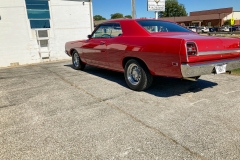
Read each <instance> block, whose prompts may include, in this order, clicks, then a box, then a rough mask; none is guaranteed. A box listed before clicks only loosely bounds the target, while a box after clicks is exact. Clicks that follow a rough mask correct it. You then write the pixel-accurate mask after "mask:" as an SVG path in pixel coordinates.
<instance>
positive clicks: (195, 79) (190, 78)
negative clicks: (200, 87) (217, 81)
mask: <svg viewBox="0 0 240 160" xmlns="http://www.w3.org/2000/svg"><path fill="white" fill-rule="evenodd" d="M183 79H184V80H188V81H197V80H198V77H184V78H183Z"/></svg>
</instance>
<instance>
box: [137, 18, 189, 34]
mask: <svg viewBox="0 0 240 160" xmlns="http://www.w3.org/2000/svg"><path fill="white" fill-rule="evenodd" d="M137 22H138V23H139V24H140V25H141V26H142V27H143V28H145V29H146V30H147V31H148V32H150V33H153V32H191V31H189V30H188V29H186V28H184V27H181V26H179V25H177V24H175V23H172V22H166V21H159V20H140V21H137Z"/></svg>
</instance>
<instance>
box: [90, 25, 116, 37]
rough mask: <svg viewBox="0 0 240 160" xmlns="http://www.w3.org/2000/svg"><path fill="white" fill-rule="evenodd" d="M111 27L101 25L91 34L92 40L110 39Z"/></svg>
mask: <svg viewBox="0 0 240 160" xmlns="http://www.w3.org/2000/svg"><path fill="white" fill-rule="evenodd" d="M112 28H113V26H112V25H101V26H100V27H99V28H98V29H97V30H96V31H95V32H94V34H93V36H92V38H110V37H111V33H112Z"/></svg>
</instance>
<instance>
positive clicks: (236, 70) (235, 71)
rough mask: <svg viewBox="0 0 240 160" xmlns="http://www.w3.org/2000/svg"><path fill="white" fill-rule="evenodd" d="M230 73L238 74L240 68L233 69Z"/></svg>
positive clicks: (239, 74)
mask: <svg viewBox="0 0 240 160" xmlns="http://www.w3.org/2000/svg"><path fill="white" fill-rule="evenodd" d="M232 74H233V75H238V76H240V68H238V69H235V70H233V71H232Z"/></svg>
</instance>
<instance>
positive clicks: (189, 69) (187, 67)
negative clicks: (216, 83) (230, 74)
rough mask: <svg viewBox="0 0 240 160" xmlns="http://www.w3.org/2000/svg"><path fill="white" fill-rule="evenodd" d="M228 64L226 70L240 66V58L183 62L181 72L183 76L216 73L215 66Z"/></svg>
mask: <svg viewBox="0 0 240 160" xmlns="http://www.w3.org/2000/svg"><path fill="white" fill-rule="evenodd" d="M222 64H227V68H226V71H231V70H234V69H237V68H240V58H237V59H233V60H221V61H214V62H205V63H194V64H187V63H186V64H182V65H181V72H182V76H183V77H196V76H201V75H206V74H212V73H216V71H215V66H216V65H222Z"/></svg>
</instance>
